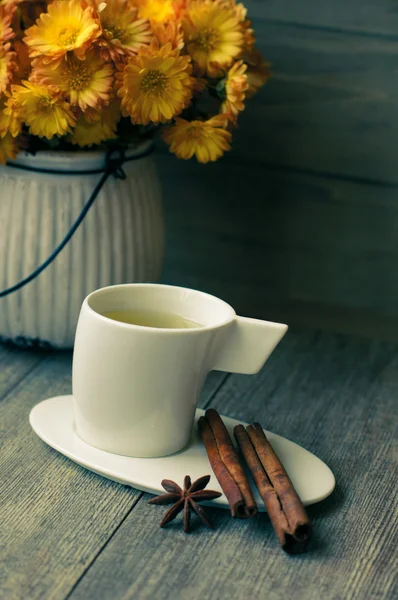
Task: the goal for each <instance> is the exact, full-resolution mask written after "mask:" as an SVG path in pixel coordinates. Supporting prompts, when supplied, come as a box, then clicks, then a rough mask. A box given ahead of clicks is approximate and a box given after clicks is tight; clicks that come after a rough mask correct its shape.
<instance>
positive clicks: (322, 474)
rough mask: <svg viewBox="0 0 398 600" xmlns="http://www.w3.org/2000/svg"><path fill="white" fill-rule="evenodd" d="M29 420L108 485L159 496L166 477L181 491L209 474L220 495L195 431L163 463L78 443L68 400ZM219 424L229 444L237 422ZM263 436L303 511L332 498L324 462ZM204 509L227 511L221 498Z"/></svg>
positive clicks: (53, 401)
mask: <svg viewBox="0 0 398 600" xmlns="http://www.w3.org/2000/svg"><path fill="white" fill-rule="evenodd" d="M203 414H204V411H203V410H200V409H197V411H196V416H195V425H196V421H197V420H198V418H199V417H200V416H201V415H203ZM29 420H30V424H31V426H32V428H33V430H34V431H35V432H36V433H37V435H38V436H39V437H40V438H41V439H42V440H43V441H44V442H46V443H47V444H49V446H51V447H52V448H55V450H58V452H61V453H62V454H64V455H65V456H67V457H68V458H70V459H71V460H73V461H75V462H76V463H78V464H79V465H81V466H82V467H85V468H86V469H89V470H90V471H94V473H98V474H99V475H102V476H103V477H107V478H108V479H113V480H114V481H117V482H119V483H123V484H125V485H131V486H132V487H134V488H137V489H139V490H143V491H144V492H150V493H152V494H157V493H162V494H164V490H163V488H162V487H161V485H160V482H161V481H162V479H164V477H165V476H167V477H168V478H169V479H172V480H173V481H176V482H177V483H179V484H180V485H182V483H183V481H184V477H185V475H187V474H189V475H190V476H191V478H192V481H194V480H195V479H198V477H202V475H205V474H207V473H209V474H211V475H212V476H211V480H210V483H209V486H208V487H209V489H212V490H216V491H219V492H222V489H221V487H220V484H219V483H218V481H217V479H216V477H215V476H214V474H212V468H211V466H210V463H209V459H208V458H207V454H206V450H205V448H204V446H203V444H202V442H201V440H200V438H199V435H198V433H197V427H196V426H195V427H194V428H193V431H192V437H191V440H190V443H189V445H188V446H187V447H186V448H185V449H184V450H183V451H182V452H178V453H177V454H173V455H171V456H166V457H163V458H131V457H128V456H119V455H117V454H111V453H109V452H104V451H103V450H98V449H97V448H94V447H93V446H90V445H89V444H86V443H85V442H84V441H83V440H82V439H80V438H79V437H78V435H77V434H76V431H75V430H74V427H73V399H72V396H58V397H56V398H50V399H48V400H44V401H42V402H40V403H39V404H37V405H36V406H35V407H34V408H33V409H32V411H31V413H30V417H29ZM223 421H224V423H225V425H226V427H227V429H228V430H229V432H230V434H231V437H232V439H233V428H234V426H235V425H238V423H240V421H235V420H234V419H230V418H229V417H223ZM266 435H267V437H268V439H269V441H270V443H271V445H272V447H273V448H274V450H275V452H276V453H277V455H278V457H279V458H280V460H281V462H282V464H283V465H284V467H285V469H286V471H287V473H288V475H289V477H290V479H291V481H292V483H293V485H294V488H295V489H296V491H297V493H298V495H299V496H300V498H301V501H302V502H303V504H304V505H305V506H307V505H309V504H314V503H315V502H320V501H321V500H323V499H324V498H326V497H327V496H329V495H330V494H331V493H332V492H333V490H334V487H335V478H334V475H333V473H332V471H331V470H330V469H329V467H328V466H327V465H325V463H324V462H322V461H321V460H320V459H319V458H317V457H316V456H314V454H311V452H308V450H305V449H304V448H302V447H301V446H298V445H297V444H295V443H294V442H291V441H290V440H287V439H286V438H283V437H281V436H280V435H276V434H275V433H271V432H269V431H266ZM249 478H250V475H249ZM250 479H251V478H250ZM251 487H252V490H253V492H254V496H255V498H256V501H257V505H258V508H259V510H260V511H265V506H264V504H263V502H262V500H261V498H260V496H259V494H258V492H257V489H256V488H255V485H254V483H253V484H252V486H251ZM209 504H212V505H214V506H218V507H219V508H229V505H228V501H227V499H226V497H225V496H224V494H223V495H222V496H221V497H220V498H217V499H216V500H213V501H211V502H209Z"/></svg>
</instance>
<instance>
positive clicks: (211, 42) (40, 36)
mask: <svg viewBox="0 0 398 600" xmlns="http://www.w3.org/2000/svg"><path fill="white" fill-rule="evenodd" d="M254 42H255V39H254V33H253V29H252V27H251V23H250V21H249V20H248V19H247V15H246V9H245V7H244V6H243V5H242V4H238V3H236V1H235V0H53V1H52V0H38V1H36V0H0V162H2V163H5V162H6V161H7V160H8V159H12V158H15V156H16V154H17V152H18V151H19V150H20V149H24V150H28V151H31V152H35V151H37V150H39V149H45V148H47V149H48V148H51V149H62V150H68V149H69V150H70V149H76V147H80V148H90V147H92V146H96V147H98V148H104V147H105V148H112V147H116V146H117V147H122V146H128V145H131V144H132V143H136V142H138V141H139V140H140V139H142V138H143V137H144V138H145V137H148V136H152V135H154V133H155V131H156V130H158V129H161V130H162V135H163V137H164V140H165V141H166V143H167V144H168V145H169V148H170V150H171V152H173V153H174V154H175V155H176V156H178V157H179V158H183V159H188V158H191V157H192V156H194V155H195V156H196V158H197V159H198V160H199V161H200V162H202V163H206V162H209V161H214V160H217V159H218V158H219V157H220V156H221V155H222V154H223V153H224V151H226V150H228V149H229V148H230V142H231V137H232V131H233V127H234V126H236V124H237V120H238V115H239V113H240V111H242V110H243V109H244V103H245V100H246V99H247V98H249V97H250V96H251V95H252V94H253V93H254V92H256V90H258V89H259V87H261V85H263V83H265V81H266V80H267V79H268V77H269V68H268V66H269V65H268V63H266V62H265V61H264V60H263V59H262V57H261V55H260V53H259V51H258V50H257V49H256V48H255V46H254Z"/></svg>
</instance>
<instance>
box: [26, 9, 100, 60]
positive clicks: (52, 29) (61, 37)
mask: <svg viewBox="0 0 398 600" xmlns="http://www.w3.org/2000/svg"><path fill="white" fill-rule="evenodd" d="M100 33H101V32H100V28H99V26H98V23H97V21H96V19H95V17H94V12H93V8H92V7H91V6H86V7H85V8H83V7H82V4H81V3H80V0H69V1H68V2H66V1H65V0H55V2H53V3H52V4H50V6H49V7H48V12H46V13H43V14H41V15H40V19H38V20H37V24H36V25H33V27H30V28H29V29H27V31H26V37H25V43H26V44H27V45H28V46H29V47H30V55H31V57H32V58H34V57H36V56H41V55H43V56H44V57H45V58H44V59H43V60H45V61H46V62H49V61H51V60H55V59H59V58H61V57H63V56H65V54H66V53H67V52H72V51H73V52H74V53H75V54H76V55H77V56H78V57H79V58H82V57H84V54H85V51H86V50H87V48H88V47H89V46H90V44H91V43H92V42H93V40H94V39H96V38H97V37H98V36H99V35H100Z"/></svg>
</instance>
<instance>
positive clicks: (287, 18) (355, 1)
mask: <svg viewBox="0 0 398 600" xmlns="http://www.w3.org/2000/svg"><path fill="white" fill-rule="evenodd" d="M245 6H246V7H247V9H248V11H249V17H251V18H252V19H253V20H257V19H259V18H264V19H270V20H271V19H275V20H278V21H282V22H285V23H286V22H288V23H295V24H296V25H298V26H300V25H301V26H303V28H308V27H317V28H320V29H321V28H324V27H325V28H327V29H331V28H336V29H350V30H352V31H353V32H354V33H357V34H369V35H372V34H379V35H385V36H391V37H395V38H398V6H397V3H396V1H395V0H377V1H376V0H350V1H349V2H345V0H333V2H330V1H329V0H319V1H318V2H314V0H301V2H294V1H292V0H287V1H286V0H245Z"/></svg>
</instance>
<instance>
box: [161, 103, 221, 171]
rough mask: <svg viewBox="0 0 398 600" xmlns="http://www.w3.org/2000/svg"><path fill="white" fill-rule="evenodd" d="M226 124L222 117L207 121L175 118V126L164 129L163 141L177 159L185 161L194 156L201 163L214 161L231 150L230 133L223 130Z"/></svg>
mask: <svg viewBox="0 0 398 600" xmlns="http://www.w3.org/2000/svg"><path fill="white" fill-rule="evenodd" d="M227 123H228V120H227V119H226V117H225V116H223V115H218V116H216V117H212V118H211V119H209V120H208V121H185V119H179V118H177V119H176V123H175V125H172V126H170V127H168V128H167V129H166V131H165V133H164V139H165V140H166V142H167V143H168V144H169V147H170V151H171V152H172V153H173V154H175V155H176V156H178V158H183V159H185V160H187V159H189V158H192V156H194V155H195V156H196V158H197V159H198V161H199V162H201V163H207V162H210V161H215V160H217V159H219V158H220V156H222V155H223V154H224V152H225V151H226V150H229V149H230V148H231V146H230V141H231V133H230V132H229V131H226V129H225V127H226V126H227Z"/></svg>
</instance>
